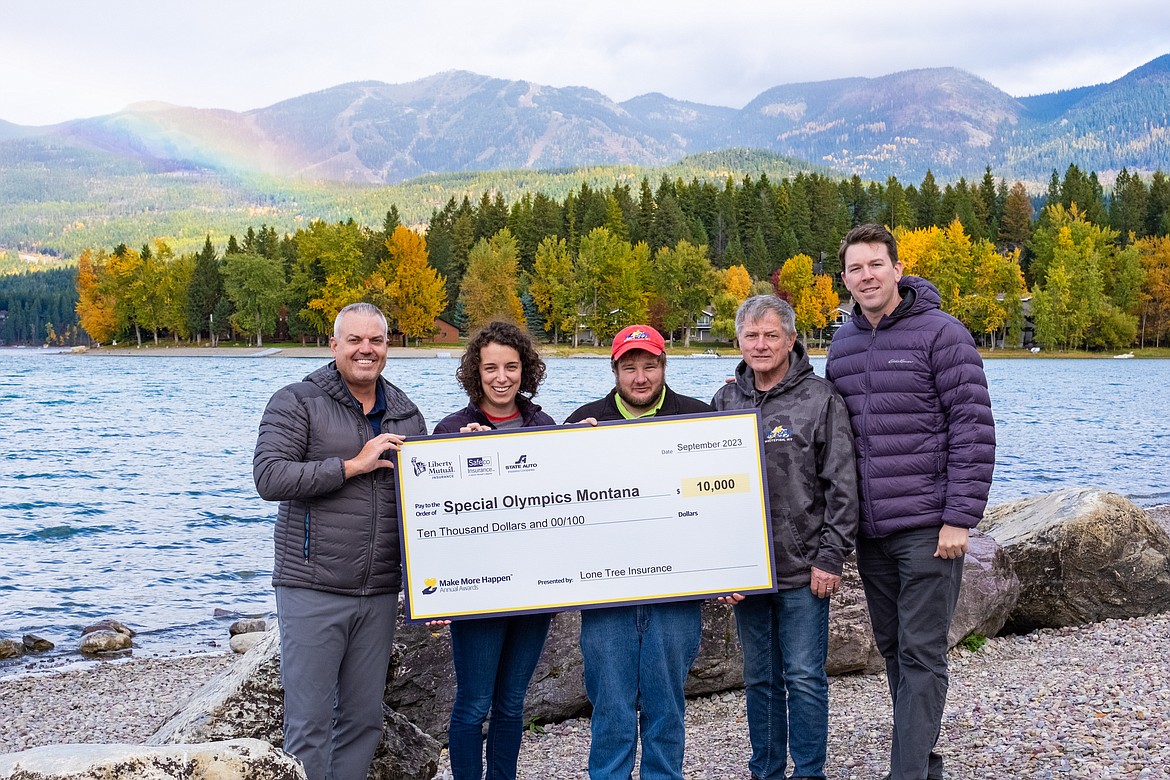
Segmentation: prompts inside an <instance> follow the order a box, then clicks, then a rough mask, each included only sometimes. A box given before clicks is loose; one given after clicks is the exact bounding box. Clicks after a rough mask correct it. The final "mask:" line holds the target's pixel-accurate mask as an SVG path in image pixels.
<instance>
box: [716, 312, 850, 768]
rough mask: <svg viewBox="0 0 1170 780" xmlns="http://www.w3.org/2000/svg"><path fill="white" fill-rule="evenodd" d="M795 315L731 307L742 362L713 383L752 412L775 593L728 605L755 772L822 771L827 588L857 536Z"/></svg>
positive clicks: (835, 584)
mask: <svg viewBox="0 0 1170 780" xmlns="http://www.w3.org/2000/svg"><path fill="white" fill-rule="evenodd" d="M795 319H796V317H795V313H794V312H793V310H792V307H791V306H790V305H788V303H787V302H785V301H783V300H781V299H780V298H777V297H776V296H774V295H757V296H755V297H752V298H748V299H747V300H746V301H744V302H743V304H742V305H741V306H740V307H739V311H737V312H736V315H735V333H736V337H737V338H738V339H739V346H740V351H741V353H742V354H743V361H742V362H741V363H740V364H739V366H738V367H737V368H736V370H735V382H734V383H732V384H726V385H724V386H723V387H721V388H719V390H718V392H716V393H715V398H714V400H712V402H711V403H712V405H714V407H715V408H716V409H720V410H722V409H755V408H758V409H759V410H760V414H761V417H760V420H761V426H762V433H763V439H764V463H765V466H766V468H767V473H768V504H769V508H770V510H771V516H772V546H773V549H774V551H775V555H776V584H777V586H778V588H779V589H778V590H777V592H776V593H764V594H754V595H751V596H748V597H746V598H744V597H743V596H741V595H740V594H738V593H737V594H733V595H732V596H730V597H725V598H723V599H721V601H724V602H725V603H734V604H735V622H736V626H737V628H738V630H739V638H740V644H741V645H742V646H743V681H744V690H745V692H746V694H747V716H748V736H749V739H750V741H751V746H752V755H751V759H750V760H749V761H748V768H749V769H750V770H751V774H752V777H753V778H757V780H784V778H785V777H789V775H787V774H786V769H785V767H786V764H787V761H788V757H789V755H791V756H792V774H791V778H792V780H796V778H815V779H816V780H823V778H824V777H825V768H824V767H825V754H826V749H827V747H828V739H829V681H828V678H827V677H826V675H825V659H826V656H827V654H828V645H829V597H830V596H831V595H832V594H834V593H836V592H837V590H838V589H839V588H840V587H841V569H842V567H843V566H844V564H845V558H846V557H847V556H848V555H849V553H850V552H852V551H853V543H854V539H855V537H856V535H857V515H858V507H857V470H856V466H855V465H854V458H853V434H852V433H851V431H850V428H849V411H848V410H847V409H846V408H845V402H844V401H842V400H841V396H840V395H838V394H837V391H836V390H834V389H833V386H832V385H831V384H830V383H829V382H828V381H826V380H824V379H822V378H821V377H818V376H816V375H815V374H813V370H812V366H811V365H810V364H809V362H808V354H807V353H806V352H805V349H804V345H803V344H801V343H800V342H799V341H797V340H796V322H795Z"/></svg>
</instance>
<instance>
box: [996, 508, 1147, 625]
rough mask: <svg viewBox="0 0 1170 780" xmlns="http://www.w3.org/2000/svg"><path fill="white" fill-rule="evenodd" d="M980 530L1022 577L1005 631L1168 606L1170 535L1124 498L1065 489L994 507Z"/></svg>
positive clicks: (1135, 614)
mask: <svg viewBox="0 0 1170 780" xmlns="http://www.w3.org/2000/svg"><path fill="white" fill-rule="evenodd" d="M981 527H982V528H983V529H984V531H985V532H986V533H987V534H988V535H989V536H991V537H993V538H994V539H995V540H996V541H997V542H999V544H1000V545H1002V546H1003V548H1004V550H1005V551H1006V552H1007V555H1008V557H1009V558H1011V561H1012V564H1013V566H1014V567H1015V570H1016V574H1017V575H1018V576H1019V578H1020V583H1021V591H1020V598H1019V601H1018V602H1017V603H1016V607H1015V609H1013V610H1012V612H1011V615H1010V617H1009V619H1008V624H1007V628H1008V630H1010V631H1015V632H1018V633H1022V632H1027V631H1031V630H1033V629H1036V628H1045V627H1051V628H1055V627H1060V626H1074V625H1083V624H1085V623H1094V622H1097V621H1101V620H1106V619H1109V618H1131V617H1138V616H1141V615H1149V614H1153V613H1156V612H1164V611H1166V610H1168V609H1170V536H1167V534H1166V532H1165V531H1164V530H1162V529H1161V528H1160V527H1158V525H1157V524H1155V523H1154V522H1152V521H1151V520H1150V517H1149V515H1147V514H1146V512H1144V511H1142V510H1141V509H1140V508H1139V507H1137V506H1135V505H1134V504H1133V503H1131V502H1130V501H1128V500H1126V499H1125V498H1123V497H1122V496H1119V495H1117V494H1115V493H1110V492H1107V491H1104V490H1099V489H1095V488H1068V489H1066V490H1059V491H1057V492H1055V493H1049V494H1047V495H1045V496H1040V497H1039V498H1032V499H1026V500H1023V501H1013V502H1011V503H1007V504H1000V505H998V506H995V507H992V508H991V509H989V510H988V511H987V516H986V518H985V520H984V522H983V524H982V526H981Z"/></svg>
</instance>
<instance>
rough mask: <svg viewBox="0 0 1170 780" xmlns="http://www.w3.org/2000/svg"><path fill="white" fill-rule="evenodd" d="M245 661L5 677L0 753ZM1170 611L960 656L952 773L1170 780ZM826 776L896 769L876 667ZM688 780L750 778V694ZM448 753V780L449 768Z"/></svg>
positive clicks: (841, 682) (839, 713) (173, 702)
mask: <svg viewBox="0 0 1170 780" xmlns="http://www.w3.org/2000/svg"><path fill="white" fill-rule="evenodd" d="M238 658H239V656H235V655H203V656H183V657H178V658H159V659H131V660H125V661H107V662H92V663H90V664H88V665H86V666H85V667H84V668H70V669H64V670H55V671H49V672H38V673H30V674H25V675H22V676H13V677H7V678H3V679H0V713H2V714H0V752H14V751H19V750H24V749H27V748H31V747H35V746H39V745H49V744H57V743H66V742H86V743H113V742H126V743H135V744H137V743H142V742H144V741H145V740H146V739H147V738H148V737H149V736H150V735H151V734H152V733H154V731H155V730H157V729H158V728H159V727H160V726H161V725H162V724H163V723H164V722H165V721H166V720H167V719H168V718H169V717H170V716H171V715H172V714H173V713H174V712H175V711H176V710H178V709H179V708H180V707H181V706H182V705H183V704H184V703H185V702H186V701H187V700H188V699H189V698H190V697H191V695H192V694H193V693H194V692H195V691H196V690H198V688H199V687H200V686H201V685H202V684H203V683H204V682H206V681H207V680H209V679H210V678H211V677H213V676H214V675H215V674H217V673H218V672H220V671H221V670H223V669H225V668H227V667H228V666H230V665H232V664H233V663H235V662H236V660H237V659H238ZM1167 679H1170V615H1165V614H1163V615H1156V616H1152V617H1145V618H1135V619H1132V620H1124V621H1114V620H1111V621H1106V622H1103V623H1097V624H1093V625H1088V626H1082V627H1078V628H1066V629H1043V630H1040V631H1036V632H1033V633H1031V634H1028V635H1025V636H1007V637H998V638H993V639H990V640H988V642H987V644H985V645H984V646H983V647H982V648H980V649H979V650H978V651H971V650H967V649H962V648H957V649H956V650H954V651H953V652H952V654H951V693H950V697H949V701H948V705H947V710H946V714H945V716H944V719H943V736H942V739H941V741H940V745H941V746H942V750H943V752H944V755H945V756H946V758H947V761H948V762H949V763H948V767H949V771H948V774H949V775H950V776H952V777H959V778H986V777H1030V778H1170V743H1168V742H1167V740H1166V739H1165V735H1166V734H1167V733H1170V687H1167V685H1166V682H1165V681H1166V680H1167ZM830 708H831V711H830V733H831V737H830V744H829V765H828V769H829V771H828V773H827V774H828V776H829V777H830V778H835V779H839V780H846V779H852V778H858V779H866V780H868V779H870V778H874V779H876V778H879V777H881V776H882V775H883V774H884V772H885V771H886V763H885V762H886V755H885V751H886V750H887V745H888V738H889V737H888V735H889V723H890V715H889V701H888V693H887V692H886V689H885V681H884V678H883V677H882V676H880V675H847V676H841V677H835V678H832V680H831V683H830ZM687 724H688V726H687V757H686V763H685V772H686V777H687V778H688V780H716V779H719V780H725V779H726V780H731V779H736V778H744V779H745V780H746V778H747V777H748V773H747V771H746V768H745V764H746V758H747V752H748V748H747V732H746V720H745V713H744V703H743V694H742V692H741V691H733V692H728V693H722V694H717V695H714V696H708V697H700V698H696V699H692V700H691V701H690V702H689V703H688V707H687ZM588 745H589V722H588V720H581V719H579V720H570V721H565V722H563V723H558V724H552V725H548V726H545V727H543V728H542V729H532V730H530V731H529V732H528V733H526V735H525V738H524V745H523V748H522V752H521V773H520V777H521V778H529V779H530V780H535V778H544V779H550V780H551V779H556V778H565V779H568V778H573V779H576V778H585V777H586V773H585V771H584V761H585V756H586V754H587V751H588ZM446 767H447V765H446V761H445V756H444V759H443V762H442V763H441V765H440V771H439V775H438V777H445V776H446V772H447V769H446Z"/></svg>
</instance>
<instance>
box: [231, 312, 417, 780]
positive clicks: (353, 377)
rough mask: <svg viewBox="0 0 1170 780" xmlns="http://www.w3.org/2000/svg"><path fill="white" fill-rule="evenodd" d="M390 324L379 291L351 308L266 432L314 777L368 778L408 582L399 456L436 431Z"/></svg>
mask: <svg viewBox="0 0 1170 780" xmlns="http://www.w3.org/2000/svg"><path fill="white" fill-rule="evenodd" d="M386 336H387V333H386V318H385V317H384V316H383V315H382V312H381V311H379V310H378V308H377V307H376V306H374V305H373V304H369V303H355V304H351V305H349V306H346V307H345V308H344V309H342V310H341V311H340V312H339V313H338V315H337V319H336V321H335V322H334V325H333V338H331V339H330V340H329V345H330V348H331V349H332V350H333V357H334V361H333V362H332V363H330V364H329V365H327V366H325V367H323V368H320V369H318V370H316V371H314V372H313V373H311V374H309V375H308V376H307V377H305V379H304V380H303V381H301V382H297V383H294V384H291V385H288V386H287V387H285V388H283V389H281V390H278V391H277V392H276V394H275V395H273V396H272V399H271V400H270V401H269V402H268V406H267V408H266V409H265V410H264V416H263V417H262V418H261V420H260V433H259V437H258V438H257V440H256V453H255V456H254V459H253V465H252V472H253V477H254V478H255V480H256V490H257V491H258V492H259V493H260V496H261V497H262V498H265V499H267V500H269V501H279V502H280V508H279V510H278V512H277V518H276V530H275V534H274V536H275V542H276V562H275V567H274V569H273V574H272V584H273V585H274V586H275V587H276V611H277V619H278V621H279V622H280V632H281V635H280V654H281V659H280V675H281V682H282V684H283V686H284V749H285V750H286V751H288V752H289V753H291V754H293V755H294V756H296V757H297V758H298V759H300V761H301V763H303V764H304V765H305V774H306V775H307V777H308V778H309V780H325V778H330V780H365V777H366V774H367V772H368V771H369V767H370V762H371V760H372V759H373V756H374V750H375V748H376V747H377V745H378V741H379V739H380V738H381V735H382V717H383V716H382V692H383V689H384V688H385V685H386V672H387V669H388V667H389V664H390V649H391V644H392V642H393V639H394V623H395V619H396V617H397V612H398V592H399V591H400V590H401V588H402V573H401V561H400V560H399V558H400V555H399V545H398V505H397V497H396V493H395V486H394V471H393V468H394V461H393V458H394V457H395V455H394V453H395V452H396V451H397V450H398V449H399V448H400V446H401V445H402V442H403V441H404V440H405V438H406V437H408V436H423V435H425V434H426V423H425V421H424V420H423V416H422V414H421V413H420V412H419V410H418V407H416V406H415V405H414V404H413V403H412V402H411V401H410V399H409V398H407V397H406V395H405V394H404V393H403V392H402V391H401V390H399V389H398V388H397V387H395V386H394V385H392V384H390V383H389V382H387V381H386V380H385V379H383V378H382V369H383V368H384V367H385V365H386V350H387V344H386Z"/></svg>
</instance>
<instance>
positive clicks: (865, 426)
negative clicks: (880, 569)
mask: <svg viewBox="0 0 1170 780" xmlns="http://www.w3.org/2000/svg"><path fill="white" fill-rule="evenodd" d="M875 342H877V326H874V327H873V328H872V329H871V330H870V332H869V347H868V348H867V349H866V350H865V372H864V373H863V374H862V376H863V377H864V382H865V406H864V408H863V409H862V418H861V422H862V425H861V430H862V431H864V434H865V435H864V436H862V439H861V441H862V446H863V447H864V448H865V482H866V483H867V484H868V483H869V482H870V473H871V471H872V468H873V467H872V458H870V456H869V450H870V447H869V401H870V384H871V383H870V377H872V376H873V373H872V368H873V366H872V364H871V361H872V359H873V345H874V343H875ZM872 492H873V491H871V490H867V491H865V510H866V512H865V513H866V515H867V516H868V525H869V530H870V532H871V533H872V534H873V535H874V536H877V521H875V520H874V516H873V501H872V499H871V498H870V494H871V493H872Z"/></svg>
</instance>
